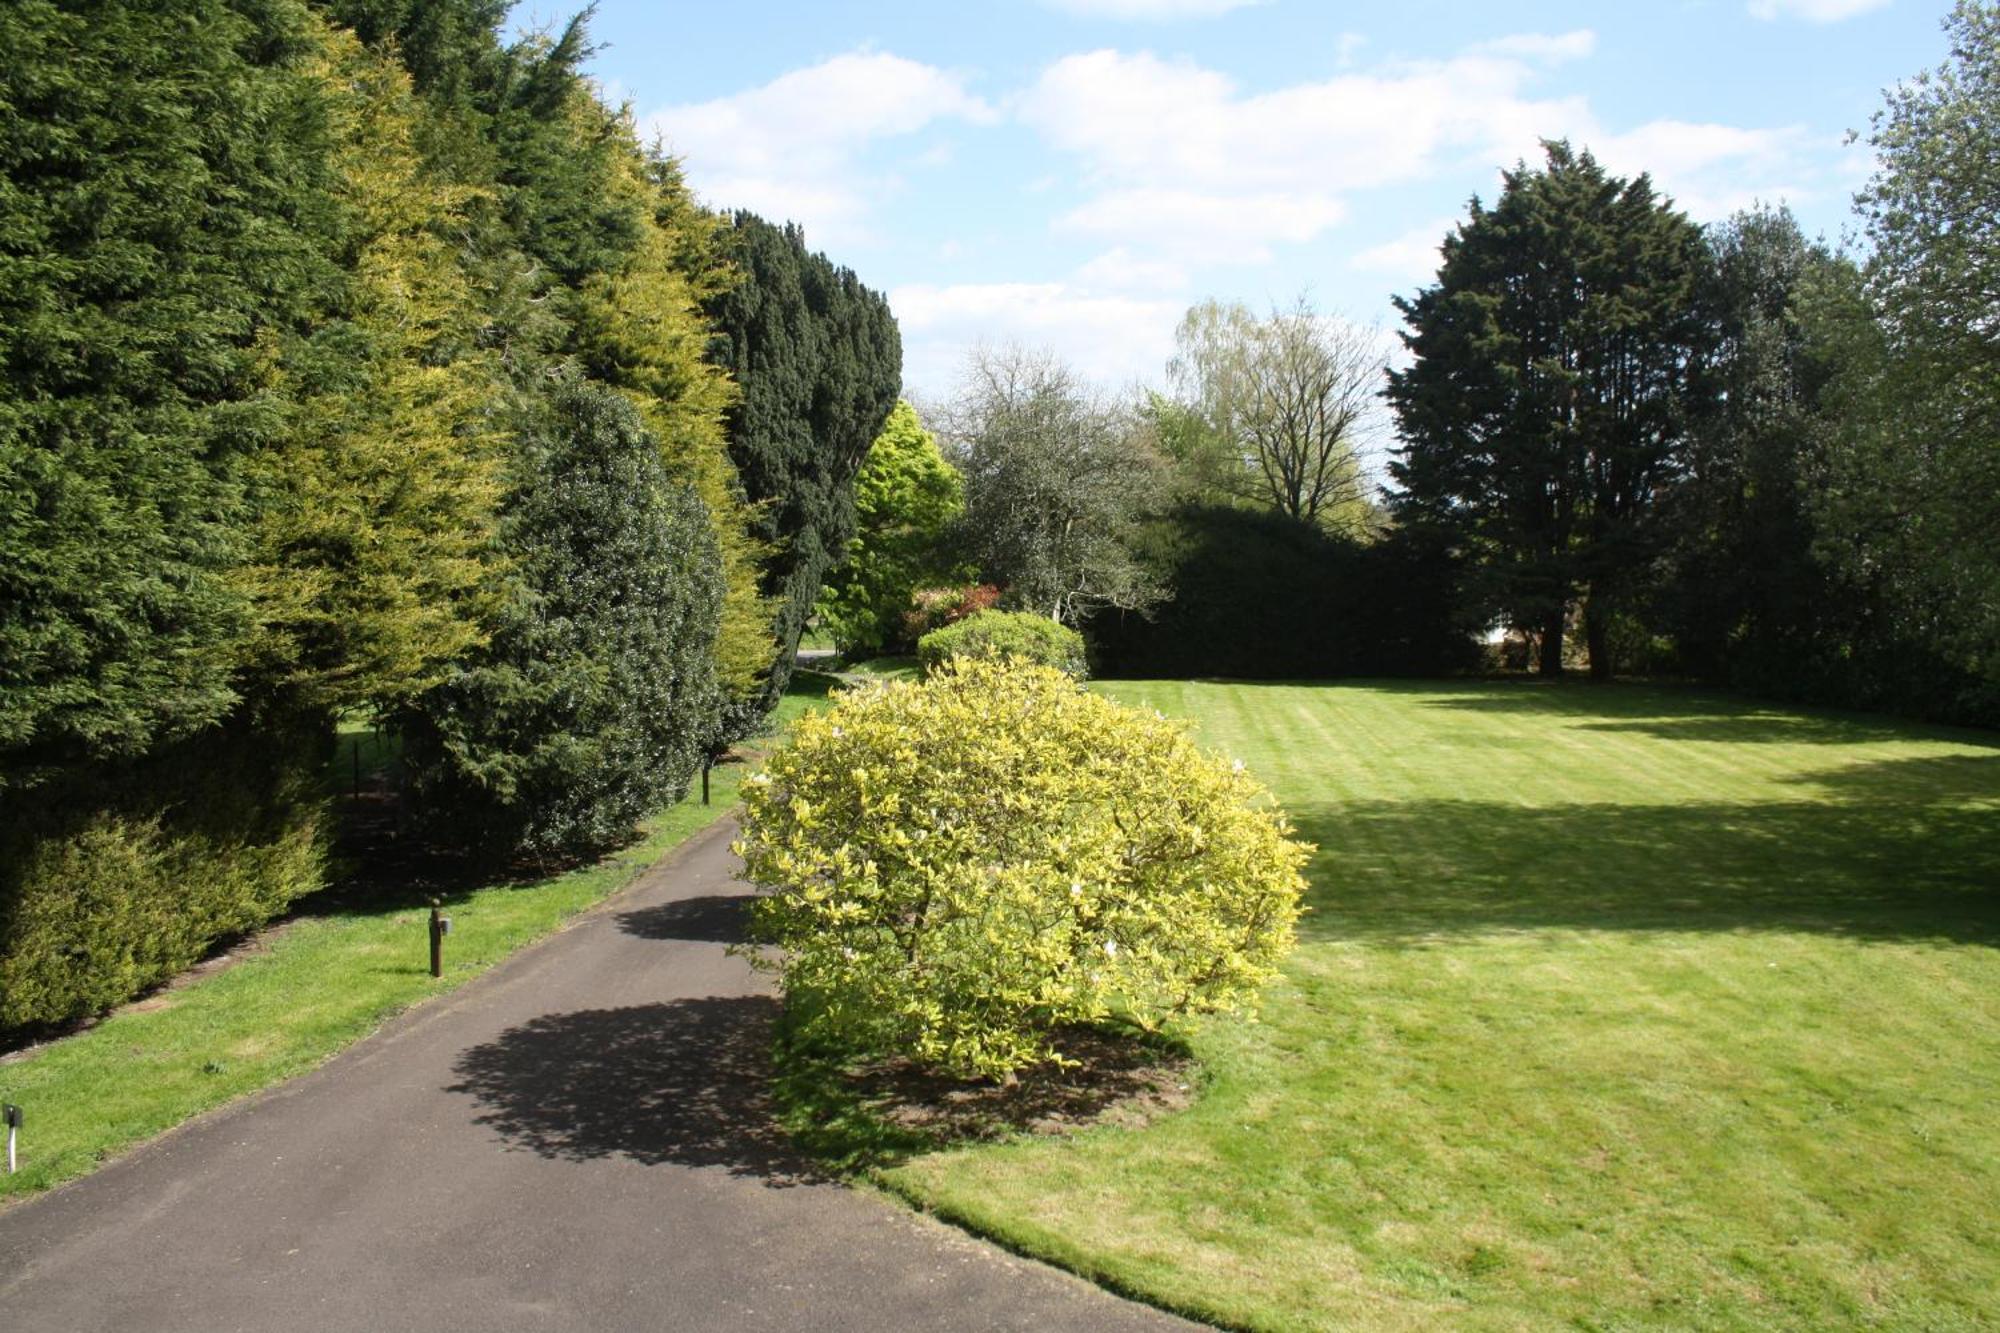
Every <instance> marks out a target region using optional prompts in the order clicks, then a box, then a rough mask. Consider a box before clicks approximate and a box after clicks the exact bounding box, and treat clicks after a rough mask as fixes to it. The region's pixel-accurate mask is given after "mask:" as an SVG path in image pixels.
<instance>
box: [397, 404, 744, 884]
mask: <svg viewBox="0 0 2000 1333" xmlns="http://www.w3.org/2000/svg"><path fill="white" fill-rule="evenodd" d="M518 448H519V459H518V463H517V475H516V478H515V484H514V488H513V492H512V495H511V497H510V499H509V500H508V502H507V504H506V507H505V513H504V517H503V520H502V524H501V545H502V547H503V549H504V550H505V552H506V554H507V555H508V557H509V559H510V562H511V564H512V567H513V569H514V571H515V576H516V585H515V587H514V589H513V592H512V597H511V600H510V602H509V604H508V606H507V608H506V610H505V611H504V612H503V613H502V615H501V618H500V622H499V624H498V626H497V628H496V630H495V633H494V635H493V639H492V642H491V643H490V644H489V645H488V646H487V647H486V648H485V649H484V650H482V651H481V652H479V653H477V654H476V655H474V656H473V657H472V658H471V659H470V660H468V661H466V662H465V663H464V664H463V665H462V666H461V667H460V669H459V670H458V671H457V672H456V673H455V674H454V675H453V677H452V678H451V679H450V680H448V681H447V682H446V683H444V684H443V685H441V686H439V687H437V688H436V689H434V690H432V691H430V692H429V693H428V694H426V695H424V696H422V697H421V698H420V699H419V700H418V701H417V704H416V706H415V708H414V709H413V710H411V711H410V712H409V714H408V715H406V716H405V717H404V718H403V720H402V722H403V731H404V736H405V738H406V742H407V746H408V749H407V752H406V753H407V758H408V766H409V782H410V791H411V795H412V799H413V801H414V803H415V805H416V807H417V809H418V811H419V814H420V818H421V819H422V820H423V821H424V822H425V824H426V825H427V826H428V827H429V828H430V829H431V830H432V831H433V832H434V833H436V834H437V835H438V836H439V838H440V840H441V841H446V842H449V843H453V844H456V845H459V846H463V847H466V848H468V849H471V850H474V851H478V852H481V853H484V854H490V855H500V856H505V855H507V854H510V853H511V854H522V855H531V856H538V857H539V856H557V857H572V856H579V855H586V854H589V853H592V852H596V851H601V850H604V849H606V848H609V847H612V846H616V845H618V844H619V843H621V842H624V841H626V840H627V839H629V838H630V836H631V833H632V830H633V827H634V826H635V825H636V824H637V822H638V821H639V819H641V818H642V817H643V816H645V815H646V814H648V813H650V812H651V811H653V810H655V809H658V808H659V806H660V805H662V804H663V803H666V802H669V801H673V800H676V799H678V798H679V797H680V796H681V795H682V794H683V793H684V792H685V791H686V790H687V784H688V780H689V778H690V776H691V775H692V774H693V773H694V771H695V769H696V767H697V766H698V765H699V763H700V761H701V758H702V756H703V754H704V753H705V751H706V749H707V747H708V745H709V744H710V742H711V739H712V737H713V733H714V726H715V722H714V719H715V708H716V681H715V663H714V660H713V658H712V657H711V655H710V650H711V648H712V646H713V644H714V642H715V631H716V623H717V619H718V617H719V615H720V610H721V599H722V577H721V569H720V565H719V563H718V561H717V557H716V551H715V537H714V534H713V532H712V531H711V530H710V527H709V522H708V511H707V509H706V508H705V507H704V506H703V505H702V503H701V500H700V498H699V497H698V496H696V494H695V493H694V491H693V489H692V488H691V487H690V486H688V485H686V484H684V483H682V482H680V481H677V480H675V479H674V478H673V477H672V476H670V475H669V474H668V472H667V469H666V466H665V464H664V463H663V462H662V461H661V459H660V447H659V442H658V441H657V440H655V439H654V438H653V437H652V435H650V434H649V433H648V432H647V431H646V430H645V429H644V427H643V425H642V424H641V422H640V418H639V414H638V411H637V409H636V408H634V407H633V406H632V404H631V403H630V401H629V400H627V399H626V398H625V397H624V396H623V395H622V394H619V393H617V392H615V391H613V390H610V389H605V388H603V387H601V386H597V385H591V384H580V385H572V386H569V387H565V388H563V389H560V390H558V391H557V392H556V393H555V394H554V395H553V397H552V401H551V402H550V404H549V408H548V411H547V415H546V418H545V419H544V420H541V421H538V422H535V423H533V424H532V425H530V426H529V427H528V428H527V429H525V430H523V432H522V433H521V437H520V441H519V446H518Z"/></svg>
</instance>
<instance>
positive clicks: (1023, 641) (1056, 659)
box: [917, 611, 1089, 679]
mask: <svg viewBox="0 0 2000 1333" xmlns="http://www.w3.org/2000/svg"><path fill="white" fill-rule="evenodd" d="M986 655H992V656H996V657H1015V658H1019V659H1021V660H1022V661H1025V662H1035V663H1039V664H1040V665H1042V666H1049V667H1054V668H1055V669H1056V670H1058V671H1061V672H1064V673H1065V674H1067V675H1070V676H1074V677H1076V678H1078V679H1082V678H1083V676H1084V675H1085V674H1087V672H1088V671H1089V661H1088V658H1087V657H1086V656H1085V654H1084V647H1083V636H1082V635H1081V634H1078V633H1077V632H1076V631H1075V630H1073V629H1071V628H1069V627H1068V626H1067V625H1059V624H1057V623H1056V622H1055V621H1053V620H1050V619H1049V618H1048V617H1047V616H1038V615H1035V614H1033V613H1032V612H1028V611H981V612H979V613H978V614H977V615H973V616H968V617H967V618H966V619H964V620H961V621H959V622H958V623H956V624H953V625H947V626H946V627H945V628H943V629H935V630H932V631H931V632H930V633H929V634H926V635H924V637H923V638H921V639H919V640H918V641H917V660H918V662H920V663H922V665H923V668H924V670H925V671H927V672H929V671H935V670H937V669H938V667H939V666H941V665H942V664H943V663H945V662H946V661H948V660H950V659H951V658H954V657H980V656H986Z"/></svg>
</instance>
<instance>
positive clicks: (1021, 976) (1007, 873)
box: [738, 658, 1312, 1077]
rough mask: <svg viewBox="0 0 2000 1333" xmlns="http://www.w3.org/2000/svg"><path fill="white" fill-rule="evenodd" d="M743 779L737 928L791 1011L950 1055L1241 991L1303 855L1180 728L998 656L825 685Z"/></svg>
mask: <svg viewBox="0 0 2000 1333" xmlns="http://www.w3.org/2000/svg"><path fill="white" fill-rule="evenodd" d="M744 790H745V801H746V803H747V805H748V814H747V817H746V818H745V821H744V832H743V836H742V839H741V841H740V842H739V843H738V850H739V851H740V852H741V853H742V855H743V857H744V859H745V861H746V863H747V869H746V871H745V874H746V876H747V877H748V878H749V879H751V880H753V881H754V882H756V883H758V884H760V885H763V886H765V887H766V888H768V889H769V890H771V892H770V893H769V894H768V895H767V896H765V897H763V898H760V899H759V900H758V902H757V904H756V907H755V910H754V913H753V917H752V920H753V934H754V936H755V938H756V939H758V940H760V941H762V942H764V943H768V944H774V945H777V946H779V950H778V952H776V953H773V954H767V955H765V956H764V959H765V964H766V965H767V966H769V967H772V968H774V969H775V970H776V971H777V972H778V974H779V976H780V979H781V981H782V984H783V987H784V990H785V994H786V1000H787V1004H788V1006H789V1007H790V1008H791V1009H792V1011H793V1013H794V1014H795V1016H796V1017H797V1019H798V1020H799V1022H800V1023H801V1025H802V1026H803V1028H804V1030H805V1032H806V1033H807V1034H808V1035H810V1036H813V1037H817V1038H826V1039H830V1040H833V1041H836V1042H838V1043H840V1044H841V1045H843V1046H845V1047H847V1048H849V1049H851V1050H854V1051H858V1052H869V1053H879V1054H888V1053H895V1054H903V1055H908V1056H911V1057H913V1058H914V1059H916V1060H917V1061H919V1062H921V1063H923V1064H925V1065H929V1066H932V1067H935V1068H938V1069H942V1070H945V1071H948V1072H950V1073H954V1074H958V1075H963V1076H989V1077H1002V1076H1005V1075H1007V1074H1010V1073H1012V1072H1014V1071H1015V1070H1018V1069H1020V1068H1022V1067H1024V1066H1027V1065H1030V1064H1034V1063H1038V1062H1042V1061H1046V1060H1051V1059H1061V1058H1062V1055H1061V1051H1060V1050H1059V1048H1058V1039H1059V1034H1060V1031H1061V1030H1062V1029H1063V1028H1064V1027H1065V1026H1069V1025H1074V1024H1079V1023H1096V1022H1100V1021H1104V1020H1107V1019H1117V1020H1121V1021H1125V1022H1130V1023H1135V1024H1137V1025H1139V1026H1141V1027H1146V1028H1152V1027H1156V1026H1157V1025H1159V1024H1160V1023H1162V1022H1165V1021H1167V1020H1169V1019H1171V1018H1173V1017H1174V1016H1177V1015H1181V1014H1187V1013H1194V1012H1204V1011H1214V1010H1227V1009H1235V1008H1238V1007H1241V1006H1243V1005H1244V1004H1245V1003H1246V1002H1248V1001H1250V1000H1251V999H1252V998H1253V996H1254V994H1255V992H1256V990H1257V988H1258V987H1259V986H1260V985H1262V984H1263V983H1264V982H1265V981H1267V980H1269V979H1270V977H1271V976H1272V975H1273V974H1274V973H1275V971H1276V968H1277V964H1278V962H1279V960H1280V958H1281V957H1282V956H1283V955H1284V953H1285V951H1286V950H1287V949H1288V948H1289V947H1290V946H1291V944H1292V940H1293V930H1294V926H1295V924H1296V922H1297V920H1298V915H1299V896H1300V893H1301V891H1302V890H1303V888H1304V880H1303V879H1302V877H1301V875H1300V868H1301V866H1302V865H1303V864H1304V861H1305V858H1306V857H1307V855H1308V854H1309V853H1310V852H1311V850H1312V849H1311V848H1310V847H1309V846H1308V845H1307V844H1304V843H1301V842H1299V841H1297V840H1295V839H1294V838H1292V837H1291V836H1290V834H1291V832H1292V830H1291V827H1290V825H1289V824H1288V823H1287V822H1286V820H1285V817H1284V815H1283V814H1282V812H1280V811H1279V810H1277V809H1276V808H1275V807H1274V806H1273V805H1272V803H1271V801H1270V798H1269V797H1268V795H1267V794H1266V793H1265V791H1264V789H1263V788H1262V787H1261V786H1260V785H1259V784H1258V783H1257V782H1256V781H1255V780H1254V779H1253V778H1251V777H1250V775H1249V774H1247V773H1246V772H1244V771H1243V766H1242V764H1240V763H1234V762H1232V761H1231V760H1229V759H1227V758H1225V757H1223V756H1219V755H1215V754H1211V753H1207V752H1204V751H1203V750H1202V749H1201V748H1200V747H1199V746H1197V745H1196V744H1195V742H1194V741H1193V740H1192V739H1191V738H1190V736H1189V735H1188V733H1187V730H1186V728H1185V727H1184V726H1183V725H1182V724H1180V723H1177V722H1172V721H1169V720H1167V719H1166V718H1164V717H1162V716H1160V715H1159V714H1156V713H1153V712H1150V711H1140V710H1137V709H1133V708H1130V707H1127V706H1125V705H1122V704H1119V703H1116V702H1114V701H1112V700H1110V699H1106V698H1103V697H1101V696H1099V695H1095V694H1092V693H1090V692H1088V691H1086V690H1085V689H1083V688H1082V687H1080V686H1079V685H1078V684H1077V683H1076V682H1075V681H1074V680H1072V679H1070V678H1069V677H1068V676H1066V675H1064V674H1063V673H1062V672H1060V671H1056V670H1053V669H1051V668H1047V667H1039V666H1030V665H1027V664H1025V663H1022V662H1019V661H1011V662H1003V661H1000V660H996V659H992V658H983V659H958V660H956V661H953V662H949V663H946V664H944V665H942V666H941V667H940V668H939V670H938V671H937V673H936V674H934V675H932V676H930V677H929V678H928V679H926V680H924V681H921V682H915V683H893V684H886V685H881V686H876V687H872V688H867V689H863V690H859V691H854V692H849V693H846V694H843V695H841V696H840V697H839V699H838V700H837V702H836V703H835V705H834V706H833V708H832V709H830V710H828V711H826V712H824V713H820V714H817V715H813V716H808V717H806V718H804V719H802V720H801V721H800V722H799V723H798V724H797V726H796V727H795V729H794V731H793V734H792V739H791V741H790V743H789V744H787V745H786V746H785V747H784V748H783V749H781V750H780V751H778V752H777V753H776V754H775V755H773V756H772V758H771V761H770V765H769V767H768V768H767V769H766V770H765V771H764V772H762V773H758V774H754V775H753V776H752V777H751V778H750V779H749V781H748V782H747V783H746V784H745V788H744Z"/></svg>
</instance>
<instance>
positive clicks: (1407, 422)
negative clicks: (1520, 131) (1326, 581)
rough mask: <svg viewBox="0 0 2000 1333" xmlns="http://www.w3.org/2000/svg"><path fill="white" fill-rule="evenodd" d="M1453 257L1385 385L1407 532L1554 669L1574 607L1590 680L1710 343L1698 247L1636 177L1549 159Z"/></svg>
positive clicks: (1521, 176) (1680, 437) (1557, 152)
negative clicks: (1450, 548)
mask: <svg viewBox="0 0 2000 1333" xmlns="http://www.w3.org/2000/svg"><path fill="white" fill-rule="evenodd" d="M1546 153H1547V161H1546V165H1545V166H1544V167H1542V168H1541V169H1540V170H1532V171H1531V170H1529V169H1528V168H1527V167H1525V166H1521V167H1517V168H1516V169H1515V170H1513V171H1511V172H1508V173H1506V175H1505V177H1504V182H1505V183H1504V185H1503V188H1502V190H1501V194H1500V198H1499V200H1498V201H1497V202H1496V203H1495V205H1494V206H1493V207H1492V208H1491V209H1487V208H1485V207H1483V206H1482V205H1481V204H1480V202H1479V201H1478V200H1477V199H1474V200H1473V201H1472V206H1471V212H1470V215H1469V216H1468V217H1467V219H1466V220H1465V221H1464V222H1463V223H1461V224H1460V225H1459V227H1458V229H1457V230H1456V231H1455V232H1454V233H1453V234H1452V235H1451V236H1450V237H1448V238H1447V239H1446V241H1445V244H1444V262H1443V264H1442V265H1441V266H1440V268H1439V270H1438V276H1437V281H1436V283H1434V284H1433V285H1432V286H1429V287H1426V288H1424V289H1423V290H1422V291H1420V292H1419V293H1418V294H1417V295H1416V296H1415V297H1413V298H1410V299H1407V300H1403V299H1399V300H1398V301H1397V303H1396V304H1397V308H1398V309H1399V310H1401V311H1402V313H1403V317H1404V319H1405V320H1406V321H1407V323H1408V325H1409V329H1408V331H1407V332H1406V333H1405V334H1404V335H1403V341H1404V343H1405V345H1406V346H1407V347H1408V348H1409V349H1410V352H1411V355H1412V358H1413V359H1412V361H1411V363H1410V365H1409V366H1408V367H1406V368H1405V369H1402V370H1399V371H1394V372H1392V373H1391V374H1390V377H1389V385H1390V387H1389V400H1390V402H1391V404H1392V405H1393V406H1394V408H1395V410H1396V414H1397V418H1398V421H1399V423H1400V427H1401V434H1402V440H1403V443H1402V447H1401V449H1400V450H1399V453H1398V456H1397V458H1396V460H1395V462H1394V463H1393V464H1392V465H1391V471H1392V473H1393V475H1394V477H1395V479H1396V481H1397V483H1398V484H1399V486H1400V487H1401V488H1402V494H1401V497H1400V500H1399V509H1400V515H1401V518H1402V520H1403V522H1404V523H1406V524H1409V525H1414V526H1427V527H1431V528H1434V529H1436V530H1438V531H1440V532H1442V533H1446V534H1449V535H1450V536H1451V537H1452V538H1453V539H1454V540H1455V542H1456V543H1457V544H1458V545H1459V546H1460V548H1461V549H1463V550H1465V551H1467V552H1468V553H1469V554H1470V555H1471V556H1472V561H1473V567H1474V568H1475V569H1477V570H1478V571H1479V572H1480V574H1481V576H1482V578H1483V586H1482V588H1481V589H1480V590H1479V596H1480V597H1481V598H1482V599H1483V600H1486V601H1488V602H1489V603H1490V605H1491V607H1492V609H1494V610H1496V611H1498V612H1500V613H1502V614H1504V615H1506V616H1507V617H1509V618H1510V619H1511V620H1513V622H1514V623H1516V624H1521V625H1524V626H1528V627H1531V628H1534V629H1536V630H1538V631H1539V632H1540V634H1541V662H1540V666H1541V670H1542V671H1543V672H1545V673H1551V674H1553V673H1556V672H1560V671H1561V669H1562V660H1563V636H1564V626H1565V620H1566V618H1567V616H1568V614H1569V611H1570V609H1571V607H1572V606H1573V605H1574V604H1575V603H1576V602H1577V601H1578V600H1579V599H1581V601H1582V605H1583V610H1584V627H1585V633H1586V635H1587V636H1588V640H1589V646H1590V669H1591V674H1592V675H1593V676H1604V675H1608V674H1610V671H1611V669H1612V662H1611V657H1610V647H1609V642H1608V631H1609V629H1610V623H1611V618H1612V616H1613V615H1614V614H1615V613H1616V612H1617V610H1618V609H1619V608H1620V606H1621V603H1624V602H1625V601H1626V600H1627V599H1628V598H1629V597H1630V596H1631V595H1632V594H1633V592H1634V580H1635V578H1636V576H1637V574H1638V572H1639V571H1640V570H1641V569H1642V568H1643V567H1644V566H1645V564H1646V563H1647V562H1648V561H1649V560H1650V559H1651V558H1652V557H1653V556H1654V554H1655V553H1656V551H1657V549H1658V545H1659V541H1660V535H1661V534H1660V532H1659V525H1658V524H1656V523H1655V522H1654V521H1653V520H1654V516H1655V509H1656V505H1657V502H1658V500H1659V498H1660V497H1661V495H1662V494H1663V493H1664V492H1665V491H1666V490H1667V489H1668V488H1670V487H1671V486H1672V485H1673V484H1674V483H1675V481H1676V480H1677V479H1678V478H1679V477H1680V476H1681V475H1682V473H1683V471H1684V469H1685V453H1686V448H1687V442H1688V435H1689V427H1690V421H1691V417H1692V415H1693V412H1694V410H1695V405H1696V404H1697V402H1698V401H1699V400H1700V399H1701V397H1702V395H1704V394H1705V393H1707V392H1708V388H1707V384H1706V379H1705V376H1704V368H1705V364H1706V362H1707V359H1708V357H1709V353H1710V349H1711V347H1712V345H1713V341H1714V332H1713V328H1712V322H1711V321H1710V319H1709V318H1708V316H1707V315H1706V314H1705V312H1704V311H1703V308H1702V304H1701V302H1700V300H1699V299H1698V298H1699V296H1700V293H1701V291H1702V286H1701V278H1702V274H1703V272H1704V265H1705V262H1706V260H1705V254H1706V252H1705V249H1704V245H1703V240H1702V235H1701V232H1700V231H1699V229H1697V228H1696V227H1695V226H1694V224H1693V223H1691V222H1689V221H1688V220H1687V218H1686V217H1685V216H1683V215H1682V214H1680V213H1678V212H1676V211H1675V210H1674V209H1673V208H1672V207H1671V206H1670V204H1669V203H1668V202H1667V201H1665V200H1663V199H1662V198H1661V197H1660V196H1659V195H1658V194H1657V193H1656V192H1655V191H1654V189H1653V186H1652V183H1651V181H1650V180H1648V179H1647V177H1645V176H1643V175H1642V176H1639V177H1637V178H1636V179H1633V180H1629V181H1627V180H1621V179H1619V178H1617V177H1615V176H1611V175H1609V174H1607V173H1606V172H1605V171H1604V169H1603V168H1602V167H1600V166H1599V165H1598V164H1597V162H1596V160H1595V159H1593V158H1592V157H1591V156H1590V154H1588V153H1578V152H1576V151H1574V150H1572V149H1571V148H1570V146H1569V145H1568V144H1566V143H1550V144H1548V145H1546Z"/></svg>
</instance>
